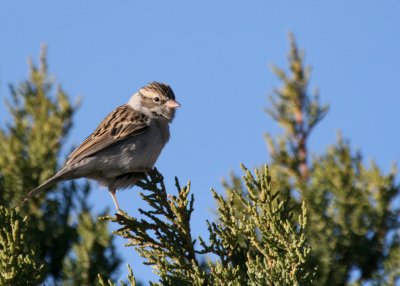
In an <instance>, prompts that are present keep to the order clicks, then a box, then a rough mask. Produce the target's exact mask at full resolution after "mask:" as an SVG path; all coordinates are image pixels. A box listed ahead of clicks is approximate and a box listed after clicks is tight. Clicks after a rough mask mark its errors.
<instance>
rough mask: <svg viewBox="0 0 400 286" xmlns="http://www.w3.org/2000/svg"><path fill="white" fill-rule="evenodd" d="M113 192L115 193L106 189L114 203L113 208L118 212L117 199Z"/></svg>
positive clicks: (113, 190)
mask: <svg viewBox="0 0 400 286" xmlns="http://www.w3.org/2000/svg"><path fill="white" fill-rule="evenodd" d="M115 191H116V190H115V189H108V192H109V193H110V195H111V197H112V199H113V201H114V205H115V208H116V209H117V211H118V212H119V211H120V210H121V209H120V208H119V205H118V201H117V197H116V196H115Z"/></svg>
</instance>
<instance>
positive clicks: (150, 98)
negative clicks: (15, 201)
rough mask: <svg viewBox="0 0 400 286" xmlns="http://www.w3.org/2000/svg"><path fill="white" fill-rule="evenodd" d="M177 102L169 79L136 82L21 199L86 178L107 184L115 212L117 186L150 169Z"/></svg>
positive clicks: (165, 137)
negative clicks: (62, 162)
mask: <svg viewBox="0 0 400 286" xmlns="http://www.w3.org/2000/svg"><path fill="white" fill-rule="evenodd" d="M180 106H181V105H180V104H179V103H178V102H177V101H176V100H175V94H174V92H173V90H172V88H171V87H170V86H169V85H168V84H165V83H159V82H151V83H149V84H148V85H146V86H144V87H142V88H140V89H139V90H138V91H137V92H136V93H134V94H133V96H132V97H131V98H130V99H129V101H128V102H127V103H126V104H124V105H121V106H119V107H117V108H116V109H114V110H113V111H112V112H111V113H110V114H108V115H107V116H106V117H105V118H104V119H103V121H102V122H101V123H100V124H99V125H98V127H97V128H96V129H95V130H94V131H93V133H92V134H90V135H89V136H88V137H87V138H86V139H85V140H84V141H83V142H82V144H80V145H79V146H78V147H77V148H76V149H75V150H74V151H72V153H71V154H70V155H69V156H68V158H67V161H66V163H65V165H64V167H63V168H61V170H60V171H58V172H57V173H56V174H55V175H54V176H52V177H51V178H50V179H48V180H47V181H45V182H44V183H43V184H41V185H40V186H38V187H37V188H35V189H33V190H32V191H30V192H29V193H28V195H27V196H26V197H25V199H24V200H23V201H22V202H21V203H20V205H23V204H24V203H25V202H27V201H28V200H29V199H30V198H32V197H33V196H36V195H38V194H40V193H42V192H44V191H46V190H47V189H48V188H50V187H51V186H53V185H54V184H56V183H58V182H61V181H66V180H73V179H78V178H87V179H92V180H94V181H97V182H98V183H99V184H100V185H102V186H105V187H107V188H108V191H109V193H110V195H111V197H112V199H113V202H114V205H115V208H116V209H117V211H118V212H119V211H120V207H119V204H118V201H117V197H116V195H115V193H116V191H117V190H120V189H126V188H129V187H132V186H134V185H135V184H136V183H137V182H138V181H139V180H140V179H143V178H144V177H145V175H146V174H148V172H150V171H151V170H152V168H153V166H154V164H155V163H156V161H157V158H158V156H159V155H160V153H161V151H162V149H163V148H164V146H165V144H167V142H168V141H169V138H170V131H169V125H170V124H171V123H172V121H173V119H174V117H175V112H176V109H177V108H178V107H180Z"/></svg>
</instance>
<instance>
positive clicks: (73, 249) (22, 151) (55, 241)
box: [0, 48, 119, 285]
mask: <svg viewBox="0 0 400 286" xmlns="http://www.w3.org/2000/svg"><path fill="white" fill-rule="evenodd" d="M10 94H11V102H7V106H8V110H9V112H10V120H9V123H7V124H6V125H5V126H1V128H0V205H2V206H4V207H6V208H13V207H15V206H17V205H18V204H19V203H20V202H21V200H22V199H23V198H24V197H25V196H26V194H27V193H28V192H29V191H30V190H32V189H33V188H35V187H36V186H38V185H40V183H42V182H44V181H45V180H46V179H47V178H49V177H50V176H52V175H53V174H54V173H55V172H56V169H57V166H58V159H59V157H60V152H61V149H62V147H63V144H64V142H65V138H66V136H67V135H68V133H69V131H70V129H71V127H72V116H73V115H74V112H75V110H76V108H77V105H75V106H74V105H72V104H71V102H70V99H69V98H68V96H67V94H66V93H65V92H64V90H63V89H62V87H61V86H60V85H59V84H57V83H56V81H55V79H54V77H52V76H50V75H49V73H48V66H47V61H46V48H43V49H42V52H41V56H40V61H39V65H35V64H33V62H32V61H31V60H30V61H29V77H28V79H27V80H25V81H23V82H21V83H20V84H18V85H10ZM90 190H91V189H90V186H89V185H88V184H83V185H78V184H75V183H74V182H72V183H64V184H59V185H58V186H55V187H54V188H52V189H51V190H49V192H48V193H46V194H41V195H40V196H37V197H35V198H32V199H31V200H30V201H29V202H28V203H27V204H26V205H23V206H21V207H20V208H18V209H17V210H18V216H20V217H28V218H29V231H27V232H26V233H25V236H27V238H26V240H24V241H35V243H37V245H38V247H37V249H36V251H35V254H36V257H37V261H38V263H39V264H40V265H42V264H44V265H45V268H40V267H38V268H37V269H36V271H33V270H34V268H33V267H32V268H28V267H27V268H26V270H25V271H28V270H29V271H30V270H32V272H30V276H31V277H39V276H40V279H39V280H44V281H46V283H49V284H51V285H60V284H62V283H63V282H64V281H65V282H66V281H68V285H93V284H92V283H89V282H85V283H83V282H82V281H83V280H81V276H91V277H94V278H92V280H95V279H96V276H97V273H102V274H103V275H106V276H107V277H112V276H113V273H115V270H116V266H117V265H118V264H119V258H118V256H117V255H116V253H115V251H113V249H114V246H113V238H112V236H111V235H110V234H109V232H108V230H107V224H106V223H104V222H103V223H99V222H97V221H94V220H92V225H91V226H89V225H86V229H85V226H84V225H83V223H87V222H88V221H90V220H91V219H90V215H89V214H88V209H87V206H85V205H84V201H85V200H82V199H80V198H82V197H85V196H87V195H88V194H89V192H90ZM74 217H79V220H78V221H77V220H75V219H74ZM12 218H15V219H16V217H15V216H14V217H12ZM17 222H18V220H16V221H15V223H17ZM1 229H2V230H3V231H6V232H8V231H9V229H7V228H6V227H5V226H4V225H1ZM82 235H84V236H85V237H84V238H83V237H82ZM101 240H104V241H101ZM82 241H86V242H89V241H91V243H92V244H93V246H94V245H102V248H95V247H77V245H79V244H80V243H81V242H82ZM108 252H110V254H111V255H107V253H108ZM82 256H86V257H91V258H90V259H89V260H86V261H83V260H82V259H80V258H81V257H82ZM73 257H77V259H76V260H74V259H73ZM1 259H5V260H2V261H1V263H9V259H8V258H7V257H6V256H2V257H1ZM68 261H69V262H68ZM12 263H13V264H11V265H10V267H14V268H15V269H19V270H22V267H20V265H19V264H18V261H16V260H12ZM68 263H69V264H68ZM39 264H38V265H39ZM66 265H75V268H76V269H80V271H79V272H76V271H69V270H72V269H68V268H67V267H65V266H66ZM43 269H44V271H42V270H43ZM84 271H85V272H86V273H85V274H83V272H84ZM23 273H24V272H20V273H17V274H16V275H17V276H20V277H22V275H23ZM27 273H28V272H27ZM93 273H94V274H93ZM28 276H29V274H26V277H28ZM32 281H35V280H32ZM27 283H28V282H27ZM5 285H7V284H5ZM9 285H14V284H9ZM15 285H16V284H15ZM21 285H24V284H21Z"/></svg>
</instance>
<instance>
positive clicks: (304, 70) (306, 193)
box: [228, 36, 400, 285]
mask: <svg viewBox="0 0 400 286" xmlns="http://www.w3.org/2000/svg"><path fill="white" fill-rule="evenodd" d="M290 44H291V49H290V53H289V66H290V69H289V73H288V74H287V73H286V72H284V71H283V70H281V69H278V68H273V71H274V72H275V73H276V74H277V76H278V77H279V78H280V79H281V80H282V82H283V86H282V87H281V88H279V89H277V90H275V91H274V94H273V95H272V96H271V105H272V107H271V109H269V110H268V113H269V114H270V115H271V116H272V118H273V119H274V120H275V121H277V122H278V123H279V124H280V125H281V126H282V127H283V129H284V135H283V136H281V137H279V138H278V139H276V140H274V139H273V138H272V137H271V136H270V135H267V142H268V145H269V150H270V155H271V170H272V177H273V178H274V180H276V181H275V183H274V186H275V187H276V188H277V189H278V190H281V193H282V194H284V195H285V196H292V197H293V198H294V202H295V206H294V209H295V210H297V211H300V209H301V207H300V206H301V203H300V201H304V202H305V204H306V206H307V213H308V219H309V221H310V224H309V227H307V228H306V236H307V238H308V239H309V241H310V244H311V248H312V252H311V259H310V264H309V267H311V268H314V267H315V266H317V267H318V272H317V276H316V281H317V283H316V284H317V285H365V284H367V283H371V284H372V285H384V284H385V285H395V284H396V283H399V281H400V260H399V259H397V258H398V257H399V256H400V252H399V230H400V222H399V219H398V217H399V215H400V208H399V206H398V204H397V205H396V204H394V203H393V202H394V201H395V200H396V198H399V194H400V188H399V185H398V183H396V170H395V169H393V170H392V171H391V172H390V173H389V174H383V172H382V171H381V170H380V169H379V167H378V166H377V165H376V164H375V163H374V162H372V163H371V164H370V166H369V167H368V166H366V165H365V164H364V162H363V160H362V155H361V153H360V152H354V151H353V150H352V149H351V146H350V144H349V143H348V142H346V141H344V140H343V139H342V138H341V136H340V137H339V139H338V142H336V144H334V145H333V146H332V147H330V148H328V150H327V151H326V152H325V153H324V154H321V155H315V156H314V158H313V159H312V162H311V163H309V159H310V154H309V153H310V152H309V146H308V139H309V137H310V135H311V131H312V129H313V128H314V127H315V126H316V124H317V123H318V122H320V120H321V119H323V117H324V116H325V115H326V113H327V111H328V107H327V106H321V105H320V103H319V99H318V93H316V94H315V95H314V96H310V95H309V94H308V91H307V89H308V85H309V79H310V70H311V69H310V68H309V67H304V63H303V57H302V55H301V53H300V52H299V51H298V48H297V46H296V44H295V42H294V38H293V36H291V37H290ZM228 191H229V189H228ZM354 270H357V271H359V273H360V275H359V277H356V276H355V277H356V279H355V281H353V282H354V283H353V282H351V281H349V278H350V276H351V273H352V272H353V271H354Z"/></svg>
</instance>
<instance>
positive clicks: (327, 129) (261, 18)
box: [0, 0, 400, 280]
mask: <svg viewBox="0 0 400 286" xmlns="http://www.w3.org/2000/svg"><path fill="white" fill-rule="evenodd" d="M399 11H400V2H398V1H394V0H392V1H380V2H379V3H377V2H376V1H330V3H328V2H327V1H247V2H245V1H197V2H194V1H161V0H159V1H126V0H124V1H113V2H111V1H89V0H88V1H20V0H14V1H2V3H1V4H0V97H2V98H4V97H7V96H8V95H9V93H8V88H7V85H8V83H10V82H14V83H15V82H17V81H20V80H22V79H24V78H25V77H26V75H27V65H26V62H27V58H28V56H33V58H34V59H37V55H38V53H39V50H40V44H41V43H47V44H48V47H49V49H48V50H49V53H48V60H49V65H50V72H51V73H53V74H54V75H55V76H56V78H57V79H58V80H59V81H60V82H61V83H62V85H63V87H64V88H65V90H66V91H67V92H68V93H69V94H70V96H71V98H72V99H73V100H75V99H76V98H78V96H81V97H82V98H83V103H82V106H81V108H80V109H79V111H78V112H77V114H76V116H75V121H74V122H75V126H74V128H73V130H72V132H71V134H70V137H69V139H68V141H67V144H68V146H69V147H70V146H72V145H73V144H75V145H76V144H79V143H80V142H81V141H82V140H83V139H84V138H85V137H86V136H87V135H88V134H90V132H91V131H93V129H94V128H95V127H96V126H97V124H98V123H99V122H100V121H101V120H102V119H103V117H104V116H106V115H107V114H108V113H109V112H110V111H111V110H112V109H113V108H115V107H117V106H118V105H121V104H123V103H125V102H126V101H127V100H128V99H129V97H130V96H131V94H133V93H134V92H135V91H136V90H137V89H138V88H140V87H141V86H143V85H145V84H147V83H148V82H150V81H153V80H157V81H161V82H167V83H169V84H170V85H171V86H172V88H173V89H174V91H175V94H176V97H177V99H178V101H179V102H180V103H181V104H182V108H181V109H180V110H179V112H178V114H177V116H176V119H175V122H174V123H173V125H172V130H171V131H172V139H171V141H170V142H169V144H168V145H167V147H166V148H165V149H164V151H163V153H162V155H161V157H160V158H159V160H158V162H157V164H156V166H157V167H158V168H159V170H160V171H161V172H162V173H163V174H164V176H165V177H166V180H167V184H168V186H169V188H170V190H171V193H172V192H173V191H172V190H173V177H174V176H178V177H179V178H180V180H181V182H182V183H184V182H186V181H188V180H191V182H192V192H193V193H194V194H195V197H196V202H195V213H194V217H193V232H194V235H195V236H197V235H199V234H205V231H206V224H205V219H206V218H212V217H213V214H212V210H213V209H214V202H213V201H212V198H211V194H210V191H209V189H210V188H211V187H214V188H216V189H217V190H222V188H221V184H220V182H221V179H222V178H224V177H227V176H228V174H229V172H230V171H234V172H236V173H239V172H240V169H239V163H240V162H243V163H244V164H246V165H247V166H248V167H250V168H253V167H256V166H259V165H260V164H262V163H265V162H268V154H267V151H266V146H265V143H264V139H263V134H264V132H267V131H268V132H271V133H272V134H277V133H278V132H279V131H280V129H279V128H278V127H277V126H276V124H275V123H274V122H273V121H272V120H271V119H270V118H269V117H267V116H266V115H265V113H264V112H263V109H264V108H265V107H266V106H267V100H266V99H267V96H268V94H269V92H270V91H271V90H272V89H273V88H275V87H277V86H278V85H279V81H277V79H276V77H275V76H274V75H273V74H272V73H271V72H270V69H269V65H271V64H276V65H278V66H280V67H286V55H287V51H288V40H287V33H288V32H289V31H292V32H293V33H294V34H295V36H296V38H297V42H298V44H299V46H300V47H301V48H303V49H305V51H306V62H307V63H309V64H311V65H312V67H313V73H312V81H311V88H310V91H311V90H312V89H313V88H314V87H318V88H319V90H320V94H321V101H322V102H323V103H329V104H330V105H331V111H330V112H329V114H328V116H327V117H326V119H325V120H324V121H323V122H322V123H321V124H320V125H319V126H318V127H317V129H316V130H315V131H314V133H313V136H312V138H311V141H310V144H311V149H312V150H314V151H315V152H316V153H319V152H323V151H324V150H325V149H326V146H327V145H328V144H331V143H334V141H335V138H336V133H337V131H338V130H342V132H343V135H344V136H345V137H346V138H349V139H350V140H351V142H352V145H353V146H354V147H355V148H359V149H360V150H362V152H363V154H364V155H365V158H366V159H367V160H368V159H376V160H377V162H378V164H379V166H381V167H382V168H383V169H384V170H388V169H389V167H390V166H391V163H393V162H394V161H396V160H398V158H399V148H398V142H399V141H400V132H399V131H398V127H397V125H398V113H399V112H398V109H399V106H400V96H399V92H398V88H397V82H398V81H399V66H400V56H399V51H400V20H399V18H398V12H399ZM6 119H7V114H6V111H5V108H4V106H3V105H0V124H1V126H4V125H3V124H4V122H5V121H6ZM95 187H96V186H95ZM96 189H98V188H97V187H96ZM118 197H119V201H120V204H121V207H122V208H123V209H125V210H127V211H128V212H130V213H133V214H134V213H136V209H137V208H138V207H140V206H142V205H143V204H142V203H141V202H140V199H139V196H138V189H137V188H133V189H132V190H128V191H125V192H123V193H119V194H118ZM91 202H92V204H93V205H95V210H98V211H99V210H102V209H103V208H104V207H106V206H109V207H110V208H111V209H112V208H113V204H112V201H111V199H110V197H109V195H108V193H107V192H106V191H105V190H104V189H101V190H95V191H94V192H93V195H92V197H91ZM117 243H118V244H119V245H120V247H119V248H120V252H121V253H122V255H123V257H124V258H125V260H126V262H128V263H130V264H131V265H132V266H133V267H134V271H135V272H136V273H137V276H138V278H141V279H144V280H147V279H149V278H151V277H153V276H152V275H151V270H149V269H148V268H147V267H144V266H142V265H141V263H140V262H139V259H138V257H137V255H136V254H134V253H133V250H126V249H124V248H123V247H122V244H123V241H122V240H118V241H117ZM122 270H123V271H122V273H123V274H122V275H124V273H126V271H125V267H122Z"/></svg>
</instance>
